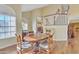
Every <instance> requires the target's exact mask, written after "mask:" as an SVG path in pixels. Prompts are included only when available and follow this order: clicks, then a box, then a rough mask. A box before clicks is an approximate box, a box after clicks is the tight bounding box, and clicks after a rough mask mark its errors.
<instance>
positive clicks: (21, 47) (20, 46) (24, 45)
mask: <svg viewBox="0 0 79 59" xmlns="http://www.w3.org/2000/svg"><path fill="white" fill-rule="evenodd" d="M16 37H17V53H18V54H23V53H25V52H26V51H29V50H31V48H32V45H31V43H30V42H28V41H24V40H23V37H22V34H19V35H16Z"/></svg>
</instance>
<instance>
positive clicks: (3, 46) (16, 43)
mask: <svg viewBox="0 0 79 59" xmlns="http://www.w3.org/2000/svg"><path fill="white" fill-rule="evenodd" d="M16 44H17V43H13V44H8V45H5V46H3V47H0V50H1V49H4V48H6V47H9V46H12V45H16Z"/></svg>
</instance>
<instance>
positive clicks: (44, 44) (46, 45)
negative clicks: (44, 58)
mask: <svg viewBox="0 0 79 59" xmlns="http://www.w3.org/2000/svg"><path fill="white" fill-rule="evenodd" d="M39 46H40V51H41V50H43V52H44V53H46V54H51V53H52V50H53V48H54V47H53V35H48V38H45V39H44V41H41V42H40V44H39Z"/></svg>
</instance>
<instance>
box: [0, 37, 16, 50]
mask: <svg viewBox="0 0 79 59" xmlns="http://www.w3.org/2000/svg"><path fill="white" fill-rule="evenodd" d="M16 42H17V41H16V38H8V39H0V49H2V48H5V47H8V46H11V45H14V44H16Z"/></svg>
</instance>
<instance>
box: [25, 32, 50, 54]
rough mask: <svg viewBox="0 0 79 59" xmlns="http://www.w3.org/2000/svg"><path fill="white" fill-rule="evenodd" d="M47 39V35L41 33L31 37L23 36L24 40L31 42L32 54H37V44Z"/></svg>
mask: <svg viewBox="0 0 79 59" xmlns="http://www.w3.org/2000/svg"><path fill="white" fill-rule="evenodd" d="M48 37H49V35H47V34H45V33H42V34H40V35H33V36H25V37H24V40H25V41H28V42H31V43H32V44H33V45H34V47H35V48H34V52H35V53H38V52H39V43H40V41H42V40H45V39H47V38H48Z"/></svg>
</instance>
